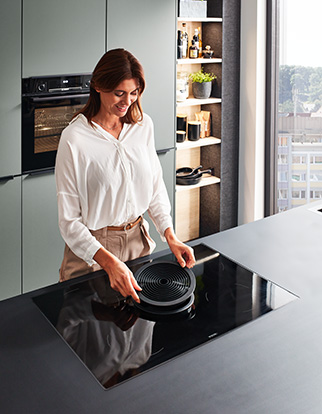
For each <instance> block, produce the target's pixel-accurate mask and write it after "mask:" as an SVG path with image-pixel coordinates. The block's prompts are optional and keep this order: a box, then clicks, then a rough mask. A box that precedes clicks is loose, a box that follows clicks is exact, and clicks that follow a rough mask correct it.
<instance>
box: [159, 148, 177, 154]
mask: <svg viewBox="0 0 322 414" xmlns="http://www.w3.org/2000/svg"><path fill="white" fill-rule="evenodd" d="M172 149H173V148H164V149H160V150H157V154H158V155H160V154H166V153H167V152H170V151H171V150H172Z"/></svg>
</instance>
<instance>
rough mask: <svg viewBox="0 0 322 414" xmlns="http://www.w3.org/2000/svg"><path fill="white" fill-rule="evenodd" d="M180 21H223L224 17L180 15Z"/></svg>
mask: <svg viewBox="0 0 322 414" xmlns="http://www.w3.org/2000/svg"><path fill="white" fill-rule="evenodd" d="M178 22H201V23H222V17H178Z"/></svg>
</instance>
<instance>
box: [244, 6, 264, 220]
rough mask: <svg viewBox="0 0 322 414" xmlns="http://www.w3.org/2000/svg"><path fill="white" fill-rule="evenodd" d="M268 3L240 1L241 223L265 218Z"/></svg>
mask: <svg viewBox="0 0 322 414" xmlns="http://www.w3.org/2000/svg"><path fill="white" fill-rule="evenodd" d="M265 63H266V0H242V1H241V64H240V85H241V86H240V154H239V200H238V205H239V211H238V224H244V223H248V222H251V221H254V220H258V219H260V218H262V217H264V161H265V153H264V143H265V71H266V68H265Z"/></svg>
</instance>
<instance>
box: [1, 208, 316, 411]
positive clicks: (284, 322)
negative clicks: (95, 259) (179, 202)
mask: <svg viewBox="0 0 322 414" xmlns="http://www.w3.org/2000/svg"><path fill="white" fill-rule="evenodd" d="M321 208H322V203H321V202H320V203H319V202H317V203H313V204H310V205H308V206H303V207H299V208H297V209H294V210H291V211H288V212H285V213H282V214H279V215H275V216H272V217H269V218H266V219H263V220H259V221H256V222H253V223H250V224H247V225H243V226H240V227H237V228H234V229H231V230H228V231H225V232H221V233H218V234H215V235H212V236H208V237H206V238H204V239H200V240H197V241H194V242H192V243H191V245H197V244H200V243H203V244H204V245H206V246H209V247H210V248H212V249H215V250H216V251H217V252H220V253H221V254H222V255H225V256H226V257H227V258H230V259H231V260H233V261H234V262H237V263H239V264H240V265H242V266H243V267H245V268H246V269H249V270H250V271H252V272H255V273H257V274H259V275H260V276H262V277H263V278H264V279H267V280H269V281H272V282H274V284H276V285H278V286H281V287H282V288H283V289H285V290H287V291H289V292H292V293H293V294H294V295H295V296H296V300H293V301H291V302H290V303H288V304H286V305H284V306H282V307H279V308H278V309H276V310H275V311H273V312H269V313H267V314H264V315H263V316H261V317H259V318H258V319H256V320H253V321H250V322H248V323H246V324H244V325H242V326H239V327H237V328H236V329H233V330H230V331H229V332H228V333H226V334H224V335H221V336H219V337H218V338H216V337H215V338H213V339H211V340H209V341H208V342H206V343H204V344H202V345H200V346H197V347H195V348H193V349H191V350H189V351H188V352H184V353H183V354H181V355H179V356H176V357H174V358H172V359H171V360H169V361H167V362H165V363H162V364H160V365H158V366H157V367H155V368H152V369H149V370H147V371H145V372H143V373H142V374H140V375H138V376H136V377H134V378H132V379H129V380H127V381H124V382H123V383H121V384H119V385H116V386H114V387H112V388H109V389H104V387H102V386H101V385H100V384H99V383H98V382H97V380H96V379H95V378H94V376H93V375H92V373H91V372H90V371H89V370H88V369H87V367H86V366H85V365H84V364H83V363H82V361H81V360H80V358H78V357H77V356H76V354H75V353H74V352H73V350H72V349H71V348H70V347H69V346H68V345H67V344H66V342H65V341H64V340H63V339H62V337H61V336H60V335H59V334H58V332H57V331H56V330H55V329H54V327H53V325H52V324H51V323H50V322H49V321H48V319H47V318H46V317H44V314H43V313H42V312H41V311H40V309H39V307H38V306H37V305H36V304H35V302H34V300H33V299H34V298H35V297H39V296H41V295H46V294H48V293H49V294H53V293H54V292H56V291H59V290H60V289H61V286H62V285H59V284H57V285H53V286H50V287H48V288H45V289H41V290H38V291H35V292H31V293H28V294H25V295H21V296H17V297H15V298H12V299H9V300H5V301H2V302H0V309H1V315H2V317H1V322H0V367H1V370H0V377H1V393H0V407H1V412H3V413H5V414H11V413H23V412H28V413H46V414H51V413H68V414H72V413H78V414H80V413H91V412H95V413H120V414H121V413H122V414H124V413H148V414H150V413H153V414H158V413H160V414H161V413H162V414H164V413H170V414H172V413H173V414H180V413H194V414H195V413H198V414H199V413H212V414H213V413H219V414H226V413H227V414H235V413H236V414H243V413H245V414H246V413H247V414H252V413H254V414H258V413H261V414H263V413H265V414H266V413H267V414H277V413H283V414H297V413H298V414H303V413H305V414H306V413H321V412H322V328H321V327H322V311H321V307H322V270H321V269H322V237H321V235H322V212H320V211H319V210H320V209H321ZM158 256H160V253H157V254H156V255H152V256H151V258H153V257H158ZM91 277H92V276H89V277H88V276H86V277H85V279H86V278H87V279H89V280H90V279H91ZM87 279H86V280H87ZM82 280H83V279H82ZM65 283H67V284H68V283H69V282H65Z"/></svg>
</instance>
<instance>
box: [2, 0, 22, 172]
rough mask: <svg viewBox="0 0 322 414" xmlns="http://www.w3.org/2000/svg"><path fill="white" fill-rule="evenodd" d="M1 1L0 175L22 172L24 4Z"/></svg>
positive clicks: (18, 1) (17, 1) (15, 1)
mask: <svg viewBox="0 0 322 414" xmlns="http://www.w3.org/2000/svg"><path fill="white" fill-rule="evenodd" d="M20 3H21V2H20V0H3V1H1V24H0V56H1V64H0V78H1V99H0V177H3V176H7V175H14V174H20V172H21V30H20V27H21V7H20Z"/></svg>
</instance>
